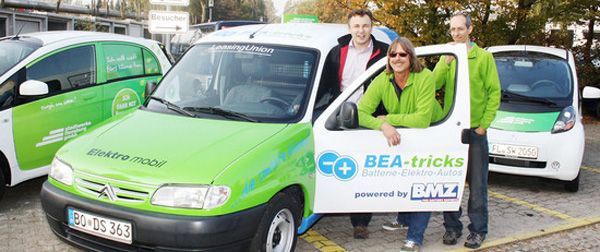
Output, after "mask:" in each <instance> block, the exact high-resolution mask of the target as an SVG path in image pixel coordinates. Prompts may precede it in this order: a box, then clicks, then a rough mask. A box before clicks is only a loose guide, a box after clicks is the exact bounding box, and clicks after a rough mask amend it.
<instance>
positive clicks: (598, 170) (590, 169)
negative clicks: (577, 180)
mask: <svg viewBox="0 0 600 252" xmlns="http://www.w3.org/2000/svg"><path fill="white" fill-rule="evenodd" d="M581 169H584V170H586V171H592V172H597V173H600V169H598V168H593V167H589V166H581Z"/></svg>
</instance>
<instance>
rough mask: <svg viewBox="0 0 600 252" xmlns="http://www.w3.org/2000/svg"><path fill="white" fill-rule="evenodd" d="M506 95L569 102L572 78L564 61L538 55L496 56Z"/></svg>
mask: <svg viewBox="0 0 600 252" xmlns="http://www.w3.org/2000/svg"><path fill="white" fill-rule="evenodd" d="M494 58H495V59H496V67H497V68H498V75H499V77H500V84H501V86H502V90H503V91H509V92H511V93H516V94H519V95H524V96H529V97H536V98H547V99H551V100H560V99H570V98H571V96H572V92H573V76H572V73H571V70H570V68H569V64H568V62H567V61H566V60H565V59H562V58H559V57H556V56H553V55H549V54H544V53H535V52H502V53H495V54H494Z"/></svg>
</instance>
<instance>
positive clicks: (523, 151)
mask: <svg viewBox="0 0 600 252" xmlns="http://www.w3.org/2000/svg"><path fill="white" fill-rule="evenodd" d="M490 154H493V155H500V156H507V157H518V158H531V159H536V158H537V157H538V148H537V147H534V146H523V145H511V144H492V146H491V148H490Z"/></svg>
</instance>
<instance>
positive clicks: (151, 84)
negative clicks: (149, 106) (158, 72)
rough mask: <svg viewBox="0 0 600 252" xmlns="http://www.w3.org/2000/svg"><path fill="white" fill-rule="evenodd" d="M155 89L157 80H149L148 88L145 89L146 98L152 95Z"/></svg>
mask: <svg viewBox="0 0 600 252" xmlns="http://www.w3.org/2000/svg"><path fill="white" fill-rule="evenodd" d="M154 89H156V81H148V83H146V90H145V91H144V94H145V97H146V99H148V97H150V95H151V94H152V92H154Z"/></svg>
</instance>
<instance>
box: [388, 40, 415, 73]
mask: <svg viewBox="0 0 600 252" xmlns="http://www.w3.org/2000/svg"><path fill="white" fill-rule="evenodd" d="M388 62H389V64H390V66H391V67H392V70H393V71H394V73H403V72H405V71H410V54H409V53H408V52H407V51H406V50H404V48H402V45H400V44H396V45H395V46H394V48H392V50H390V52H389V53H388Z"/></svg>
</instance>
